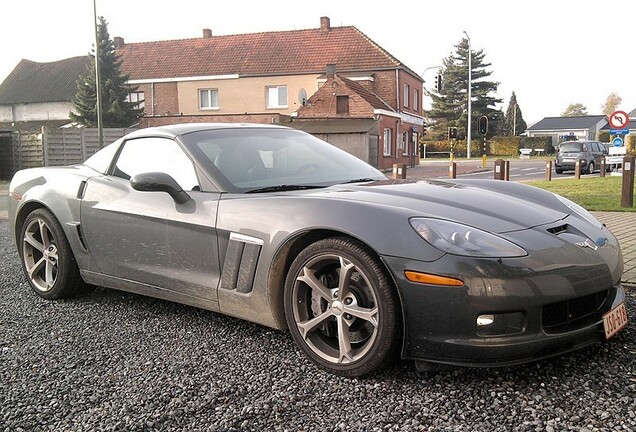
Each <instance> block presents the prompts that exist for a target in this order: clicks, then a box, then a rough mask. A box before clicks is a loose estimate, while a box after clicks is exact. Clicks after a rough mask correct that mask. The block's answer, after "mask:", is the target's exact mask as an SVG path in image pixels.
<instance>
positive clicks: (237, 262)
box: [221, 233, 263, 294]
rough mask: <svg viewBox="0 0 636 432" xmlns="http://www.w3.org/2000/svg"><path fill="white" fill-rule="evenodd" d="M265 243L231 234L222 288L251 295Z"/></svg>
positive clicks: (226, 253) (222, 274) (222, 276)
mask: <svg viewBox="0 0 636 432" xmlns="http://www.w3.org/2000/svg"><path fill="white" fill-rule="evenodd" d="M262 245H263V241H262V240H261V239H257V238H254V237H248V236H244V235H241V234H235V233H232V234H230V242H229V244H228V246H227V251H226V252H225V261H224V262H223V272H222V273H221V288H222V289H226V290H236V292H239V293H243V294H245V293H250V292H252V289H253V288H254V275H255V274H256V265H257V264H258V258H259V256H260V254H261V248H262Z"/></svg>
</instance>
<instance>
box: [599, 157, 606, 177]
mask: <svg viewBox="0 0 636 432" xmlns="http://www.w3.org/2000/svg"><path fill="white" fill-rule="evenodd" d="M606 167H607V165H605V158H602V159H601V172H600V173H599V175H600V176H601V177H605V170H606Z"/></svg>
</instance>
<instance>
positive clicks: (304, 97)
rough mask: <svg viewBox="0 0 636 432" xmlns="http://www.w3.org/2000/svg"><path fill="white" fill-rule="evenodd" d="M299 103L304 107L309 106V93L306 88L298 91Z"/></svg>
mask: <svg viewBox="0 0 636 432" xmlns="http://www.w3.org/2000/svg"><path fill="white" fill-rule="evenodd" d="M298 103H299V104H301V105H302V106H305V105H307V91H306V90H305V89H304V88H301V89H300V90H298Z"/></svg>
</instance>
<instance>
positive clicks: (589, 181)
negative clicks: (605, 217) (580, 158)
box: [528, 176, 636, 212]
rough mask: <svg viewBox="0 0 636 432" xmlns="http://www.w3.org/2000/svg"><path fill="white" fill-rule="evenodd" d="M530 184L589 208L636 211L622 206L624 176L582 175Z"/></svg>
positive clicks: (633, 208)
mask: <svg viewBox="0 0 636 432" xmlns="http://www.w3.org/2000/svg"><path fill="white" fill-rule="evenodd" d="M528 184H530V185H532V186H536V187H540V188H541V189H545V190H549V191H551V192H555V193H557V194H559V195H562V196H564V197H566V198H568V199H571V200H572V201H574V202H575V203H577V204H579V205H580V206H582V207H584V208H585V209H587V210H591V211H623V212H636V207H621V191H622V187H623V178H622V177H616V176H611V177H581V179H579V180H577V179H564V180H554V181H550V182H549V181H533V182H528ZM635 189H636V188H635Z"/></svg>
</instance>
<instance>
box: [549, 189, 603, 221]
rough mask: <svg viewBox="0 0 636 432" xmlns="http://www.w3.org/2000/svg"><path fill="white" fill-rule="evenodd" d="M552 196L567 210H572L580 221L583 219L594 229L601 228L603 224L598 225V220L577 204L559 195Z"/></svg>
mask: <svg viewBox="0 0 636 432" xmlns="http://www.w3.org/2000/svg"><path fill="white" fill-rule="evenodd" d="M554 196H556V197H557V198H558V199H559V201H561V202H562V203H563V205H565V206H566V207H567V208H569V209H570V210H572V211H573V212H574V213H576V214H577V215H578V216H579V217H581V218H582V219H585V220H586V221H588V222H589V223H591V224H592V225H593V226H595V227H596V228H603V224H602V223H600V222H599V221H598V219H596V218H595V217H594V216H592V214H591V213H590V212H589V211H587V210H585V209H584V208H583V207H581V206H580V205H578V204H577V203H575V202H573V201H570V200H569V199H567V198H564V197H562V196H561V195H557V194H554Z"/></svg>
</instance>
